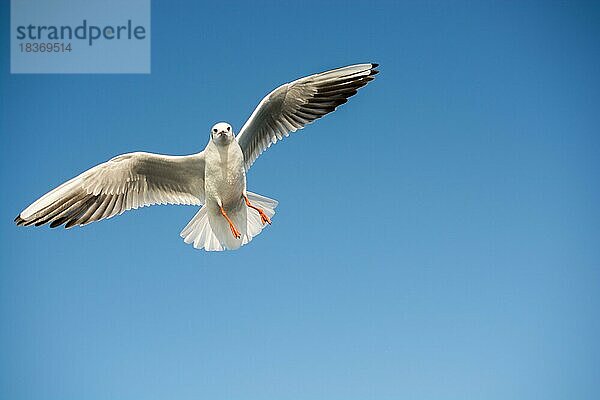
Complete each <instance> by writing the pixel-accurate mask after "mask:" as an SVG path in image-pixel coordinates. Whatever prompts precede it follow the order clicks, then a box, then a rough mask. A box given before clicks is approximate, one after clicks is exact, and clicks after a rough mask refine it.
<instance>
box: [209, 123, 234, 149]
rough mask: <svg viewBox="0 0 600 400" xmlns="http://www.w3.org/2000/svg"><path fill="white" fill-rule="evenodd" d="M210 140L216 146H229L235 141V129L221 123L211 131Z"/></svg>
mask: <svg viewBox="0 0 600 400" xmlns="http://www.w3.org/2000/svg"><path fill="white" fill-rule="evenodd" d="M210 138H211V139H212V141H213V142H215V144H219V145H225V144H229V143H231V142H232V141H233V139H234V136H233V128H232V127H231V125H229V124H228V123H227V122H219V123H218V124H215V125H214V126H213V127H212V129H211V130H210Z"/></svg>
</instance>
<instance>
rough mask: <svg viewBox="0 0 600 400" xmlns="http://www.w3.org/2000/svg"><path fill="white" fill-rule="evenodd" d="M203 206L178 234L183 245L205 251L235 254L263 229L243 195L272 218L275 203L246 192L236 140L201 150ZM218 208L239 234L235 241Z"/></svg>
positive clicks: (212, 144) (242, 167)
mask: <svg viewBox="0 0 600 400" xmlns="http://www.w3.org/2000/svg"><path fill="white" fill-rule="evenodd" d="M204 157H205V161H206V164H205V175H204V191H205V203H204V206H203V207H202V208H201V209H200V211H198V213H197V214H196V215H195V216H194V218H192V220H191V221H190V222H189V223H188V225H187V226H186V227H185V228H184V229H183V231H182V232H181V236H182V237H183V238H184V240H185V242H186V243H193V245H194V247H196V248H204V249H205V250H208V251H220V250H225V249H229V250H234V249H237V248H239V247H240V246H242V245H244V244H246V243H248V242H250V241H251V240H252V238H253V237H254V236H256V235H258V234H259V233H260V232H261V230H262V229H263V223H262V221H261V219H260V216H259V214H258V213H257V212H256V211H255V210H252V209H249V208H248V207H247V206H246V203H245V200H244V198H243V195H247V196H248V199H249V200H250V202H251V203H252V204H254V205H256V206H258V207H260V208H261V209H262V210H263V211H264V212H265V214H266V215H268V216H269V218H271V217H273V215H275V207H277V201H276V200H273V199H269V198H267V197H263V196H260V195H258V194H255V193H252V192H246V170H245V167H244V154H243V153H242V149H241V148H240V145H239V144H238V142H237V141H236V140H233V141H232V142H231V143H229V144H227V145H217V144H215V143H214V142H213V141H210V142H209V144H208V146H207V147H206V149H205V150H204ZM221 206H222V207H223V209H224V210H225V212H226V213H227V215H228V216H229V218H230V219H231V221H232V222H233V223H234V225H235V226H236V227H237V229H238V230H239V231H240V233H241V237H240V238H235V237H234V236H233V235H232V233H231V230H230V228H229V223H228V222H227V220H226V219H225V218H224V217H223V215H222V214H221Z"/></svg>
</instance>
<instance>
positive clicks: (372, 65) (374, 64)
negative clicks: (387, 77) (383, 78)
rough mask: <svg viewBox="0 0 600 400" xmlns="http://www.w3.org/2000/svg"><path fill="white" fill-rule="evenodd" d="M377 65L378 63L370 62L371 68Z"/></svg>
mask: <svg viewBox="0 0 600 400" xmlns="http://www.w3.org/2000/svg"><path fill="white" fill-rule="evenodd" d="M377 67H379V64H377V63H374V62H372V63H371V68H377Z"/></svg>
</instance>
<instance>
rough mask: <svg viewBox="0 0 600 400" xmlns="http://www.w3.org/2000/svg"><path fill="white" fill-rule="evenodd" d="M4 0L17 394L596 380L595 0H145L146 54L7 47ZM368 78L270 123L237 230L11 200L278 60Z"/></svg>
mask: <svg viewBox="0 0 600 400" xmlns="http://www.w3.org/2000/svg"><path fill="white" fill-rule="evenodd" d="M6 3H7V2H3V5H2V8H1V15H0V17H1V21H2V24H1V25H2V26H3V28H2V29H1V36H0V46H1V48H2V54H4V57H3V59H2V63H1V64H0V93H1V97H0V102H1V103H0V111H1V115H0V129H1V134H2V146H1V149H0V152H1V161H0V162H1V176H2V186H3V188H4V189H3V190H2V191H0V203H1V204H2V207H1V208H0V221H1V222H0V235H1V241H0V243H1V244H0V246H1V248H0V262H1V268H0V317H1V324H0V398H6V399H111V398H119V399H164V398H172V399H198V398H203V399H344V400H348V399H399V398H418V399H465V398H481V399H484V398H485V399H507V398H511V399H531V398H544V399H564V398H573V399H597V398H598V397H599V396H600V344H599V341H598V338H599V337H600V312H599V307H600V265H599V264H600V246H599V236H600V209H599V204H600V190H599V187H598V183H599V168H600V158H599V156H600V139H599V137H598V135H599V133H600V131H599V127H600V124H599V122H600V117H599V111H600V41H599V40H598V38H599V37H600V26H599V25H600V24H599V21H600V7H599V6H598V3H595V4H593V3H579V2H569V4H565V3H563V2H560V3H558V2H546V1H543V2H527V3H524V2H456V1H453V2H445V1H443V2H442V1H440V2H410V3H405V4H392V3H391V2H389V3H388V2H340V3H337V4H334V3H329V2H327V3H323V2H314V3H309V2H294V3H293V4H288V5H281V4H279V2H274V3H263V2H252V4H247V5H244V4H239V3H222V2H215V1H213V2H210V3H207V4H197V2H191V1H190V2H180V1H168V2H167V1H154V2H153V6H152V7H153V8H152V74H151V75H146V76H144V75H62V76H61V75H29V76H22V75H9V60H8V52H9V37H8V28H7V27H8V25H9V24H8V22H9V10H8V6H7V4H6ZM364 61H377V62H379V63H381V71H382V72H381V74H380V75H378V79H377V80H376V81H375V82H373V84H372V85H369V86H368V87H367V88H365V89H364V90H363V91H362V92H361V93H360V94H359V95H358V96H356V97H355V98H353V99H352V100H351V101H350V102H349V104H347V105H345V106H344V107H342V108H341V109H340V110H338V111H337V112H336V113H335V114H333V115H331V116H328V117H327V118H325V119H323V120H321V121H318V122H317V123H316V124H314V125H312V126H310V127H309V128H307V129H305V130H304V131H302V132H301V133H299V134H295V135H293V136H292V137H290V138H288V139H286V141H285V142H284V143H281V144H277V145H276V146H274V147H272V148H271V149H269V151H268V152H267V153H265V154H264V155H263V156H262V157H261V158H260V159H259V160H258V162H257V163H256V164H255V166H254V167H253V168H252V170H251V171H250V173H249V185H250V188H251V190H253V191H256V192H258V193H262V194H264V195H267V196H271V197H274V198H276V199H278V200H279V201H280V206H279V208H278V214H277V215H276V217H275V219H274V221H273V226H271V227H268V228H267V229H266V230H265V231H264V232H263V233H262V234H261V235H260V236H259V237H257V238H256V239H255V240H254V241H253V242H252V244H251V245H249V246H246V247H244V248H242V249H241V250H239V251H236V252H229V253H219V254H208V253H205V252H203V251H197V250H194V249H193V248H192V247H191V246H187V245H185V244H183V242H182V240H181V239H180V238H179V236H178V233H179V231H180V230H181V228H182V227H183V226H184V225H185V224H186V223H187V221H188V220H189V219H190V218H191V217H192V215H193V214H194V213H195V211H196V210H195V209H194V208H191V207H173V206H172V207H153V208H146V209H142V210H137V211H135V212H129V213H126V214H124V215H122V216H120V217H118V218H115V219H112V220H109V221H104V222H102V223H97V224H93V225H91V226H88V227H86V228H84V229H80V228H75V229H72V230H69V231H65V230H61V229H58V230H50V229H48V228H38V229H32V228H30V229H25V228H16V227H15V226H14V225H13V224H12V220H13V218H14V217H15V215H16V214H17V213H18V212H19V211H21V209H23V208H24V207H25V206H27V205H28V204H29V203H30V202H31V201H33V200H34V199H35V198H37V197H38V196H39V195H41V194H43V193H44V192H46V191H47V190H49V189H51V188H52V187H53V186H55V185H57V184H59V183H61V182H62V181H64V180H66V179H68V178H70V177H72V176H73V175H75V174H77V173H79V172H81V171H83V170H84V169H86V168H88V167H90V166H92V165H94V164H96V163H99V162H102V161H105V160H107V159H109V158H110V157H112V156H113V155H116V154H119V153H124V152H128V151H134V150H145V151H153V152H162V153H169V154H185V153H191V152H196V151H199V150H201V149H202V148H203V147H204V146H205V144H206V142H207V140H208V131H209V129H210V126H211V125H212V124H213V123H214V122H217V121H219V120H227V121H229V122H231V123H232V124H233V125H234V127H235V128H236V129H237V128H239V127H240V125H241V124H242V123H243V122H244V121H245V118H246V117H247V116H248V115H249V114H250V113H251V111H252V109H253V107H254V106H255V105H256V104H257V102H258V101H259V100H260V99H261V98H262V96H263V95H264V94H266V93H267V92H268V91H269V90H271V89H272V88H273V87H275V86H276V85H278V84H280V83H283V82H286V81H288V80H290V79H293V78H296V77H299V76H303V75H306V74H309V73H313V72H317V71H321V70H324V69H328V68H332V67H337V66H341V65H345V64H350V63H355V62H364Z"/></svg>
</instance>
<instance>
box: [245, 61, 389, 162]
mask: <svg viewBox="0 0 600 400" xmlns="http://www.w3.org/2000/svg"><path fill="white" fill-rule="evenodd" d="M377 66H378V64H373V63H370V64H357V65H350V66H348V67H343V68H338V69H334V70H331V71H326V72H321V73H320V74H315V75H311V76H307V77H305V78H301V79H298V80H296V81H294V82H290V83H286V84H285V85H282V86H280V87H278V88H277V89H275V90H273V91H272V92H271V93H269V94H268V95H267V96H266V97H265V98H264V99H262V101H261V102H260V103H259V105H258V106H257V107H256V109H255V110H254V112H253V113H252V115H251V116H250V118H249V119H248V121H246V123H245V124H244V126H243V127H242V129H241V130H240V133H239V134H238V136H237V141H238V143H239V144H240V147H241V148H242V151H243V153H244V162H245V164H246V170H248V169H250V166H251V165H252V164H253V163H254V161H255V160H256V159H257V158H258V156H259V155H260V154H261V153H262V152H263V151H264V150H266V149H267V148H268V147H269V146H271V144H273V143H277V141H278V140H281V139H282V138H283V137H284V136H288V135H289V133H290V132H295V131H296V130H298V129H302V128H303V127H304V125H306V124H309V123H311V122H313V121H314V120H316V119H319V118H321V117H322V116H324V115H325V114H329V113H330V112H332V111H334V110H335V109H336V108H337V107H338V106H339V105H341V104H344V103H345V102H346V101H348V98H349V97H350V96H353V95H355V94H356V92H357V90H358V89H360V88H361V87H363V86H365V85H366V84H367V83H369V81H371V80H373V79H374V78H375V77H374V75H375V74H377V73H378V72H379V71H377V70H376V69H375V68H376V67H377Z"/></svg>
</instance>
